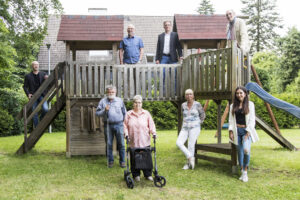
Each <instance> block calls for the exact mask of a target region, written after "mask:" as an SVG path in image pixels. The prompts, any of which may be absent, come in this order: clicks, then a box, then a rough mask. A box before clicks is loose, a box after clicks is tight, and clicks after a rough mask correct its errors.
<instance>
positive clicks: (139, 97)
mask: <svg viewBox="0 0 300 200" xmlns="http://www.w3.org/2000/svg"><path fill="white" fill-rule="evenodd" d="M136 100H140V101H141V102H143V97H142V96H141V95H135V96H134V97H133V102H135V101H136Z"/></svg>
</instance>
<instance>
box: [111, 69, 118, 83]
mask: <svg viewBox="0 0 300 200" xmlns="http://www.w3.org/2000/svg"><path fill="white" fill-rule="evenodd" d="M111 70H112V84H113V86H115V87H116V85H117V69H116V68H114V67H112V69H111Z"/></svg>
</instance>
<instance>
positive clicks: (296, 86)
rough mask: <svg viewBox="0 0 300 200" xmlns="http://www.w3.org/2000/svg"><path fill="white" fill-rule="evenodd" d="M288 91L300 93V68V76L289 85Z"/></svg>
mask: <svg viewBox="0 0 300 200" xmlns="http://www.w3.org/2000/svg"><path fill="white" fill-rule="evenodd" d="M286 92H288V93H294V94H300V70H299V71H298V77H297V78H295V80H294V82H292V83H291V84H289V85H287V87H286Z"/></svg>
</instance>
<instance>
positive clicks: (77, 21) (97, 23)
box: [57, 15, 124, 41]
mask: <svg viewBox="0 0 300 200" xmlns="http://www.w3.org/2000/svg"><path fill="white" fill-rule="evenodd" d="M123 24H124V16H122V15H105V16H99V15H97V16H91V15H62V17H61V23H60V27H59V32H58V35H57V40H58V41H121V40H122V39H123Z"/></svg>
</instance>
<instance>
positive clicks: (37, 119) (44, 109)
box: [32, 96, 49, 127]
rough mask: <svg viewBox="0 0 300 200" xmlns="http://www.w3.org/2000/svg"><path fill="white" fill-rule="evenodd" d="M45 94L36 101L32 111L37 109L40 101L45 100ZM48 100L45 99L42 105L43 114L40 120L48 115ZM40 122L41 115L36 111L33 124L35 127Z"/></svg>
mask: <svg viewBox="0 0 300 200" xmlns="http://www.w3.org/2000/svg"><path fill="white" fill-rule="evenodd" d="M43 98H44V97H43V96H40V97H39V98H38V99H37V100H36V102H34V104H33V106H32V111H34V110H35V108H36V107H37V106H38V105H39V103H40V102H41V101H42V100H43ZM48 110H49V109H48V102H47V101H45V102H44V103H43V105H42V114H41V117H40V120H42V119H43V117H44V116H45V115H46V113H47V112H48ZM38 123H39V116H38V113H36V114H35V115H34V116H33V125H34V127H37V125H38Z"/></svg>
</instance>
